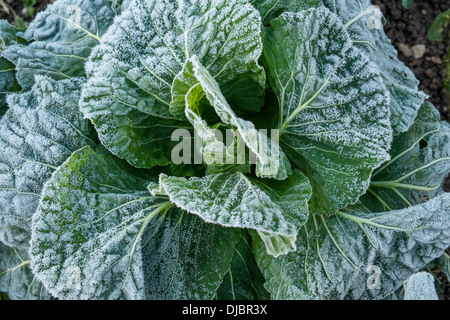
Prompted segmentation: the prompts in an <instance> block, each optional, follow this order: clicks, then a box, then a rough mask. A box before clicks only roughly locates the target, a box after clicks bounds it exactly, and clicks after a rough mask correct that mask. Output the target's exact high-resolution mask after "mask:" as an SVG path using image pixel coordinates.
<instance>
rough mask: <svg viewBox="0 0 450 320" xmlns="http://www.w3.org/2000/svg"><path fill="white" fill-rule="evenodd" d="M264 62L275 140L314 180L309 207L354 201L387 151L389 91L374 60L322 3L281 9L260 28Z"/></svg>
mask: <svg viewBox="0 0 450 320" xmlns="http://www.w3.org/2000/svg"><path fill="white" fill-rule="evenodd" d="M263 41H264V45H265V46H264V54H263V63H264V66H265V67H266V70H267V72H268V76H269V80H270V83H271V84H272V88H273V89H274V91H275V93H276V94H277V96H278V101H279V108H280V110H279V113H280V115H281V116H280V120H279V124H278V128H279V129H280V136H281V143H280V144H281V146H282V147H283V149H284V151H285V152H286V154H287V155H288V157H289V158H290V160H291V161H292V162H294V163H295V164H296V165H297V166H299V167H300V168H302V169H303V170H305V172H307V173H308V177H309V178H310V180H311V183H312V185H313V190H314V192H313V198H312V204H311V209H312V210H313V211H314V212H316V213H334V212H335V211H336V210H337V209H339V208H342V207H345V206H347V205H349V204H351V203H354V202H356V201H357V199H358V198H359V196H361V195H362V194H364V193H365V191H366V190H367V188H368V186H369V179H370V175H371V173H372V171H373V169H375V168H376V167H378V166H379V165H380V164H382V163H383V162H385V161H386V160H388V159H389V154H388V152H387V151H388V150H389V148H390V143H391V139H392V130H391V126H390V122H389V97H388V92H387V90H386V89H385V87H384V86H383V83H382V79H381V77H380V75H379V71H378V68H377V66H376V65H375V64H373V63H371V62H370V61H369V60H368V59H367V57H366V56H365V55H363V54H362V53H361V52H360V51H359V50H358V49H356V48H355V47H354V46H353V43H352V40H351V39H350V37H349V35H348V33H347V32H346V30H345V28H344V26H343V24H342V23H341V22H340V20H339V18H338V17H337V16H336V15H334V14H333V13H331V12H330V11H329V10H328V9H326V8H318V9H310V10H308V11H301V12H299V13H284V14H282V15H281V16H280V17H279V18H277V19H274V20H272V22H271V26H270V27H269V28H266V29H265V30H264V37H263Z"/></svg>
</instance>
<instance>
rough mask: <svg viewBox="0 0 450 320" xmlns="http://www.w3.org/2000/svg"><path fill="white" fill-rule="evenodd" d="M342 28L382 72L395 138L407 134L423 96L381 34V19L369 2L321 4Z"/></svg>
mask: <svg viewBox="0 0 450 320" xmlns="http://www.w3.org/2000/svg"><path fill="white" fill-rule="evenodd" d="M323 2H324V4H325V5H326V6H327V7H328V8H329V9H330V10H332V11H333V12H334V13H336V14H337V15H338V16H339V17H340V19H341V20H342V21H343V23H344V24H345V27H346V29H347V31H348V33H349V34H350V37H351V38H352V40H353V43H354V44H355V46H356V47H357V48H358V49H359V50H361V51H362V52H364V53H365V54H366V55H367V56H368V57H369V58H370V60H371V61H372V62H374V63H375V64H376V65H377V66H378V67H379V69H380V71H381V76H382V78H383V83H384V85H385V86H386V87H387V89H388V90H389V93H390V109H391V123H392V128H393V129H394V133H395V134H399V133H401V132H404V131H406V130H408V128H409V127H410V126H411V124H412V123H413V121H414V119H415V118H416V116H417V111H418V110H419V108H420V106H421V105H422V103H423V102H424V100H425V98H426V95H425V94H424V93H422V92H421V91H419V89H418V85H419V81H418V80H417V79H416V77H415V76H414V74H413V73H412V71H411V70H410V69H409V68H408V67H407V66H406V65H404V64H403V62H401V61H400V60H399V59H398V57H397V50H396V49H395V48H394V46H393V45H392V44H391V40H390V39H389V38H388V37H387V36H386V34H385V33H384V30H383V15H382V13H381V11H380V9H379V8H378V7H376V6H372V4H371V2H370V0H359V1H358V4H356V3H355V1H354V0H323Z"/></svg>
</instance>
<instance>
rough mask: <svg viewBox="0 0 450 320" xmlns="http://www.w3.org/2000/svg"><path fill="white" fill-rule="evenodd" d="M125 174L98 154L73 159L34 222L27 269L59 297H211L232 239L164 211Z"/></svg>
mask: <svg viewBox="0 0 450 320" xmlns="http://www.w3.org/2000/svg"><path fill="white" fill-rule="evenodd" d="M130 170H131V168H128V166H125V165H123V164H122V163H119V162H118V161H117V160H116V159H115V158H114V157H113V156H111V155H110V154H109V153H107V152H106V151H103V150H102V149H100V150H99V151H98V152H94V151H93V150H92V149H91V148H89V147H85V148H82V149H80V150H78V151H76V152H74V153H73V154H72V156H71V157H70V158H69V159H68V160H67V161H66V162H65V163H64V164H63V165H62V166H61V167H60V168H59V169H58V171H56V173H55V174H54V176H53V178H52V179H51V180H50V181H49V182H48V183H47V184H46V187H45V190H44V195H43V197H42V200H41V204H40V206H39V208H38V211H37V212H36V214H35V215H34V217H33V234H32V240H31V256H32V268H33V271H34V272H35V274H36V275H37V276H38V278H39V279H40V280H41V281H42V282H43V283H44V285H45V286H46V287H47V288H48V290H49V291H50V292H51V293H52V294H53V295H55V296H56V297H58V298H65V299H118V298H121V299H126V298H128V299H144V298H147V297H148V298H160V299H172V298H174V299H175V298H177V299H183V298H184V299H207V298H212V297H213V296H214V292H215V291H216V290H217V288H218V287H219V285H220V283H221V282H222V278H223V275H224V274H225V273H226V272H227V270H228V268H229V265H230V261H231V259H232V256H233V251H234V245H235V244H236V243H237V241H238V239H239V237H238V234H236V233H235V232H234V231H233V230H222V229H218V228H215V227H214V226H211V225H205V224H204V223H203V222H202V221H201V220H200V219H197V218H194V217H193V216H191V215H189V214H187V213H183V212H180V211H179V210H174V209H172V210H170V208H171V206H172V205H171V204H170V203H169V202H167V201H165V199H164V198H161V197H153V196H151V195H150V194H149V193H148V191H147V189H146V186H147V184H148V183H149V181H147V180H142V179H140V178H138V177H136V176H134V175H132V174H130V172H132V171H130ZM194 230H195V231H194ZM55 243H58V246H55V245H54V244H55ZM200 248H201V249H200Z"/></svg>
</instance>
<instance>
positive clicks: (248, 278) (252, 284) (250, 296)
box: [217, 231, 270, 300]
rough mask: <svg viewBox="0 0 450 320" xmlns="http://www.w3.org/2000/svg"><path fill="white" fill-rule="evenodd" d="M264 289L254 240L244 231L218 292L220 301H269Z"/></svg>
mask: <svg viewBox="0 0 450 320" xmlns="http://www.w3.org/2000/svg"><path fill="white" fill-rule="evenodd" d="M269 298H270V295H269V293H268V292H267V291H266V289H264V277H263V275H262V273H261V271H260V270H259V268H258V266H257V264H256V261H255V257H254V253H253V249H252V238H251V236H250V235H249V234H248V232H246V231H242V235H241V240H240V241H239V243H238V244H237V245H236V251H235V253H234V256H233V260H231V267H230V270H229V271H228V273H227V274H226V275H225V277H224V279H223V282H222V285H221V286H220V288H219V289H218V290H217V299H219V300H268V299H269Z"/></svg>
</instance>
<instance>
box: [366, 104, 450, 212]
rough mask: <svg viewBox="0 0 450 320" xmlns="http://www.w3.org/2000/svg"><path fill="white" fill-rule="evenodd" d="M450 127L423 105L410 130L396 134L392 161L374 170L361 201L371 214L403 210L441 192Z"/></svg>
mask: <svg viewBox="0 0 450 320" xmlns="http://www.w3.org/2000/svg"><path fill="white" fill-rule="evenodd" d="M449 145H450V126H449V124H448V123H446V122H441V121H440V115H439V112H438V111H437V110H436V108H435V107H434V106H433V105H432V104H430V103H429V102H426V103H425V104H424V105H423V106H422V108H421V109H420V110H419V114H418V116H417V118H416V120H415V121H414V123H413V125H412V126H411V128H410V129H409V130H408V131H407V132H405V133H403V134H400V135H398V136H397V137H396V138H395V140H394V142H393V144H392V149H391V151H390V153H391V157H392V160H391V161H389V162H387V163H386V164H384V165H383V166H382V167H381V168H379V169H378V170H376V171H375V172H374V174H373V176H372V182H371V186H370V189H369V193H368V194H367V195H365V196H364V197H362V198H361V201H363V203H364V204H365V205H366V206H367V207H369V208H371V210H374V211H387V210H393V209H402V208H405V207H408V206H411V205H415V204H419V203H422V202H425V201H427V200H428V199H430V198H434V197H435V196H436V195H438V194H441V193H443V192H444V190H443V188H442V185H443V183H444V180H445V178H446V177H447V175H448V173H449V172H450V148H449Z"/></svg>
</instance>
